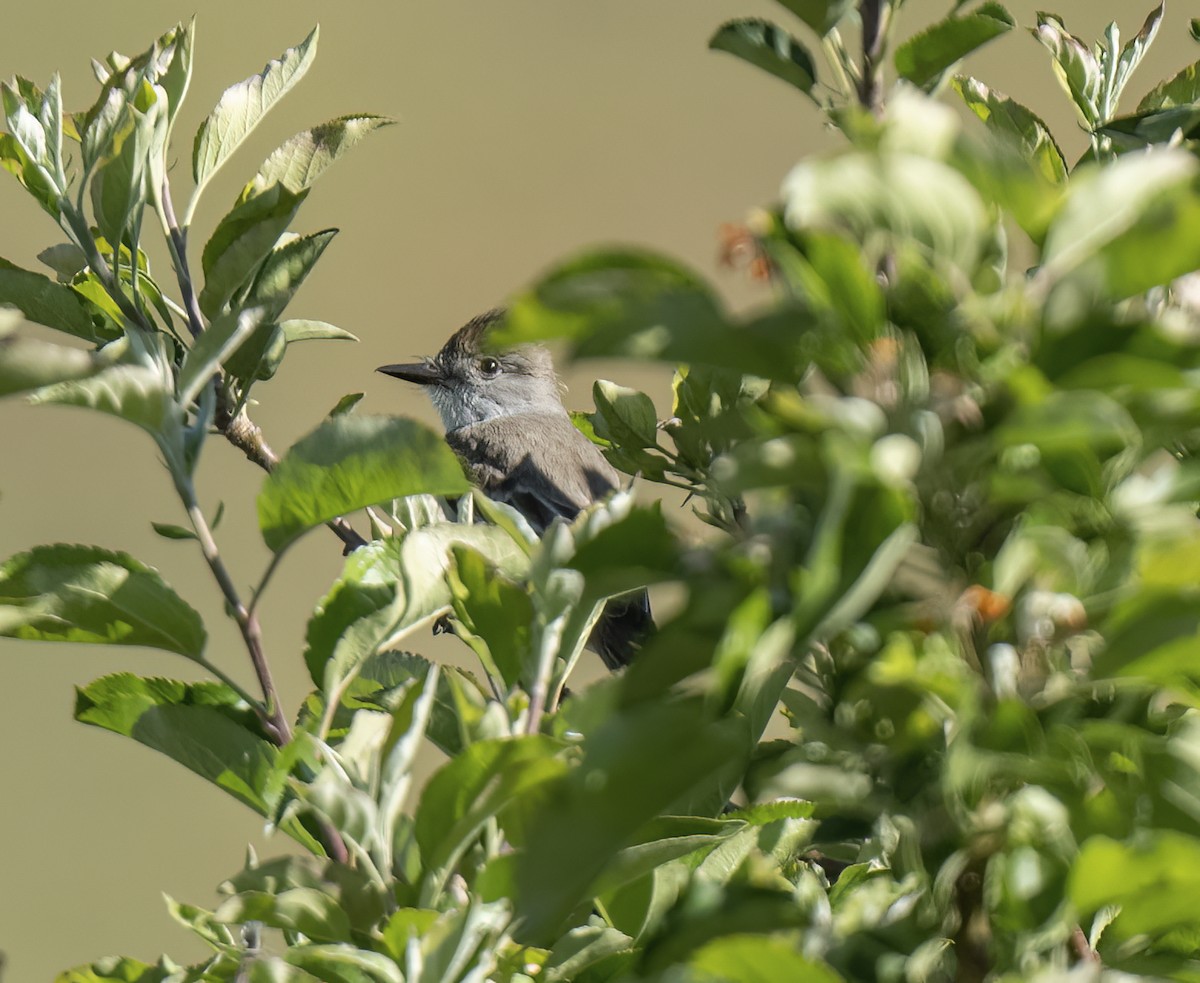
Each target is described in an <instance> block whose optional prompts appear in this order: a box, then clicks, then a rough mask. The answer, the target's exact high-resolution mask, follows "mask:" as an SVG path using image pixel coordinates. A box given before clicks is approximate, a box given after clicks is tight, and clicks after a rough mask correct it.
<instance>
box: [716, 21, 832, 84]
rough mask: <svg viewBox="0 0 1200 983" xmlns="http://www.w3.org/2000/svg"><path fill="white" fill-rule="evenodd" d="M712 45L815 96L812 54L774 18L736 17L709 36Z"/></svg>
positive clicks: (814, 71) (815, 77)
mask: <svg viewBox="0 0 1200 983" xmlns="http://www.w3.org/2000/svg"><path fill="white" fill-rule="evenodd" d="M708 46H709V48H711V49H712V50H714V51H725V52H728V53H729V54H731V55H734V56H735V57H737V58H741V59H742V61H746V62H749V63H750V64H751V65H754V66H756V67H757V68H761V69H762V70H763V71H764V72H768V73H770V74H771V75H774V76H775V77H776V78H779V79H783V81H785V82H787V83H788V84H789V85H792V86H794V87H795V88H797V89H799V90H800V91H801V92H803V93H804V94H805V95H808V96H810V97H811V95H812V88H813V86H814V85H815V84H816V81H817V70H816V67H815V66H814V65H813V61H812V57H811V56H810V55H809V53H808V50H807V49H806V48H805V47H804V45H802V44H801V43H800V42H799V41H797V40H796V39H795V38H794V37H792V36H791V35H790V34H788V33H787V32H786V31H784V30H782V29H780V28H779V27H776V26H775V25H774V24H772V23H771V22H770V21H767V20H761V19H759V18H757V17H744V18H739V19H738V20H732V21H730V22H729V23H727V24H724V25H722V26H721V27H720V28H719V29H718V30H717V33H716V34H714V35H713V36H712V37H711V38H709V40H708Z"/></svg>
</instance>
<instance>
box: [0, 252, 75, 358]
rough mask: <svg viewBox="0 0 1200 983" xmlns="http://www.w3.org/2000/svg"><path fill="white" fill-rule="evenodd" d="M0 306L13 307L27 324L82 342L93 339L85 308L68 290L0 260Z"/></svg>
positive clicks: (63, 286)
mask: <svg viewBox="0 0 1200 983" xmlns="http://www.w3.org/2000/svg"><path fill="white" fill-rule="evenodd" d="M0 304H9V305H11V306H13V307H16V308H17V309H18V310H20V311H21V313H22V314H24V315H25V317H26V318H28V319H29V320H30V321H36V322H37V323H38V324H44V325H46V327H48V328H54V329H55V330H57V331H64V332H66V333H67V334H69V335H74V336H75V337H76V338H83V339H84V340H85V341H95V340H96V338H97V330H96V324H95V322H94V321H93V319H92V315H91V313H90V311H89V309H88V306H87V304H86V303H85V302H84V301H83V299H82V298H81V297H80V296H79V295H78V294H77V293H76V292H75V291H74V290H72V289H71V288H70V287H69V286H66V285H64V284H61V283H55V282H54V281H53V280H51V279H50V278H49V277H45V276H42V275H41V274H40V273H33V272H30V271H29V270H22V269H20V268H19V267H16V266H13V265H12V264H11V263H9V262H8V261H7V260H3V259H0Z"/></svg>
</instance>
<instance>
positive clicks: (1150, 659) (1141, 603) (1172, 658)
mask: <svg viewBox="0 0 1200 983" xmlns="http://www.w3.org/2000/svg"><path fill="white" fill-rule="evenodd" d="M1103 637H1104V640H1105V645H1104V648H1103V650H1102V651H1101V652H1100V653H1099V654H1098V655H1097V656H1096V660H1095V666H1094V669H1093V672H1094V673H1095V675H1096V676H1097V677H1099V678H1105V677H1110V678H1111V677H1114V676H1124V677H1135V678H1139V677H1140V678H1143V679H1149V680H1152V681H1153V682H1155V683H1157V684H1159V685H1163V686H1172V685H1175V684H1177V683H1178V682H1179V681H1181V680H1188V679H1197V680H1200V663H1198V662H1197V659H1196V653H1197V650H1198V649H1200V597H1197V596H1196V595H1195V593H1194V591H1192V590H1189V589H1187V588H1184V589H1180V590H1169V589H1147V590H1141V591H1138V592H1137V593H1136V594H1134V595H1133V596H1132V597H1130V598H1129V599H1127V600H1125V601H1123V602H1121V603H1120V604H1118V605H1116V607H1114V608H1113V610H1112V612H1111V613H1110V614H1109V616H1108V618H1107V619H1106V620H1105V622H1104V636H1103Z"/></svg>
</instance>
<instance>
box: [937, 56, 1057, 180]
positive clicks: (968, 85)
mask: <svg viewBox="0 0 1200 983" xmlns="http://www.w3.org/2000/svg"><path fill="white" fill-rule="evenodd" d="M952 85H953V87H954V90H955V91H956V92H957V93H958V94H959V95H960V96H962V99H963V102H965V103H966V104H967V106H968V107H969V108H970V110H971V111H972V112H973V113H974V114H975V115H976V116H978V117H979V118H980V119H981V120H983V122H984V123H985V124H986V125H987V128H988V129H989V130H991V131H992V132H993V133H999V134H1001V135H1002V136H1004V137H1006V138H1008V139H1011V140H1013V141H1014V142H1015V143H1016V145H1017V146H1018V147H1020V149H1021V152H1022V153H1023V154H1024V155H1025V157H1026V158H1027V159H1028V160H1030V161H1032V162H1033V164H1034V166H1035V167H1036V168H1037V169H1038V171H1040V172H1041V174H1042V175H1043V176H1044V177H1046V178H1047V179H1048V180H1050V181H1053V182H1054V183H1055V184H1062V183H1063V182H1064V181H1065V180H1066V179H1067V164H1066V160H1065V159H1064V157H1063V155H1062V151H1061V150H1059V149H1058V144H1057V143H1055V142H1054V138H1053V137H1052V136H1051V135H1050V130H1049V129H1048V128H1047V127H1046V124H1045V123H1043V122H1042V121H1041V120H1040V119H1039V118H1038V117H1037V116H1036V115H1034V113H1032V112H1031V111H1030V110H1028V109H1026V108H1025V107H1024V106H1022V105H1021V104H1020V103H1019V102H1017V101H1016V100H1014V99H1010V98H1009V97H1008V96H1006V95H1004V94H1003V93H1000V92H997V91H996V90H995V89H992V88H989V87H988V86H987V85H985V84H984V83H982V82H980V81H979V80H978V79H974V78H970V77H968V76H962V75H960V76H958V77H957V78H955V79H954V81H953V83H952Z"/></svg>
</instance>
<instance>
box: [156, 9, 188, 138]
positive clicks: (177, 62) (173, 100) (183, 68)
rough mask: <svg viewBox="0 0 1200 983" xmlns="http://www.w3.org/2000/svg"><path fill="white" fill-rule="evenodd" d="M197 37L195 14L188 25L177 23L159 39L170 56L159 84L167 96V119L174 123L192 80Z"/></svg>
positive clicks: (159, 42) (161, 45)
mask: <svg viewBox="0 0 1200 983" xmlns="http://www.w3.org/2000/svg"><path fill="white" fill-rule="evenodd" d="M195 37H196V18H195V15H193V16H192V19H191V20H190V21H188V23H187V25H186V26H184V25H183V24H178V25H176V26H175V27H174V28H173V29H172V30H170V31H168V32H167V33H166V34H164V35H163V36H162V37H161V38H159V39H158V44H159V47H161V48H162V49H163V52H164V54H167V55H168V57H169V58H170V64H168V66H167V69H166V71H164V72H163V73H162V75H161V76H160V77H159V80H158V81H159V84H160V85H161V86H162V88H163V92H165V93H166V96H167V107H166V108H167V119H168V120H169V121H170V123H172V124H174V122H175V117H176V116H177V115H178V114H179V107H180V106H182V105H183V99H184V96H186V95H187V90H188V87H189V86H190V85H191V81H192V47H193V44H194V42H195Z"/></svg>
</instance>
